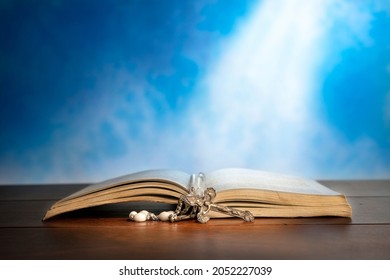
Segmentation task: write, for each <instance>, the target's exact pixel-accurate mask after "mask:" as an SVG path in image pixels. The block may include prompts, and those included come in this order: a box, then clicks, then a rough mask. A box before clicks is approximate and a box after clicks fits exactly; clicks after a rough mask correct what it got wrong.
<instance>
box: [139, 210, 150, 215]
mask: <svg viewBox="0 0 390 280" xmlns="http://www.w3.org/2000/svg"><path fill="white" fill-rule="evenodd" d="M140 213H144V214H145V215H148V214H149V212H148V211H146V210H142V211H141V212H140Z"/></svg>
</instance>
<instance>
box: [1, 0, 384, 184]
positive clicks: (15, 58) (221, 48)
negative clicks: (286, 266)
mask: <svg viewBox="0 0 390 280" xmlns="http://www.w3.org/2000/svg"><path fill="white" fill-rule="evenodd" d="M0 41H1V44H0V63H1V64H0V71H1V72H0V73H1V75H0V106H1V111H0V183H51V182H53V183H55V182H94V181H100V180H103V179H108V178H111V177H114V176H119V175H123V174H126V173H131V172H135V171H139V170H143V169H155V168H175V169H181V170H184V171H188V172H198V171H204V172H207V171H210V170H214V169H218V168H224V167H247V168H255V169H263V170H269V171H274V172H282V173H288V174H294V175H302V176H307V177H311V178H342V179H349V178H390V49H389V48H390V4H388V2H387V1H385V0H383V1H340V0H328V1H315V3H314V1H294V0H293V1H269V0H263V1H261V0H260V1H255V0H251V1H249V0H248V1H239V0H226V1H217V0H202V1H179V0H177V1H152V0H147V1H98V2H97V1H72V0H70V1H60V0H59V1H2V2H1V4H0Z"/></svg>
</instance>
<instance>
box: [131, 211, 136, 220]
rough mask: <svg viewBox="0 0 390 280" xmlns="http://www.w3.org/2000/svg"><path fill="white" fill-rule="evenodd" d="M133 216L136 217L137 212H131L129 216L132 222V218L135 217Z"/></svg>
mask: <svg viewBox="0 0 390 280" xmlns="http://www.w3.org/2000/svg"><path fill="white" fill-rule="evenodd" d="M135 215H137V212H135V211H131V212H130V214H129V218H130V220H134V216H135Z"/></svg>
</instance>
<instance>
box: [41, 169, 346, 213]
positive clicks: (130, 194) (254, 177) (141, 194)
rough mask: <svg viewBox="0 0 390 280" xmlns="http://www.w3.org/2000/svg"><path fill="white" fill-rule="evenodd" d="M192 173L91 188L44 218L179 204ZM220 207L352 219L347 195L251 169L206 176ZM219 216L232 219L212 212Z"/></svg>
mask: <svg viewBox="0 0 390 280" xmlns="http://www.w3.org/2000/svg"><path fill="white" fill-rule="evenodd" d="M190 178H191V175H190V174H187V173H185V172H182V171H178V170H147V171H143V172H138V173H133V174H129V175H125V176H122V177H118V178H114V179H110V180H107V181H104V182H101V183H97V184H93V185H90V186H88V187H86V188H84V189H82V190H80V191H78V192H76V193H74V194H71V195H70V196H68V197H65V198H64V199H62V200H60V201H58V202H56V203H55V204H54V205H52V207H51V208H50V209H49V210H48V211H47V213H46V215H45V217H44V218H43V219H44V220H46V219H49V218H51V217H53V216H56V215H59V214H62V213H66V212H70V211H73V210H77V209H83V208H87V207H93V206H99V205H105V204H112V203H120V202H133V201H134V202H135V201H145V202H160V203H169V204H177V202H178V199H179V198H180V196H181V195H183V194H187V193H188V192H189V189H188V185H189V182H190ZM205 187H206V188H208V187H212V188H214V189H215V190H216V192H217V195H216V197H215V199H214V203H218V204H221V205H225V206H230V207H234V208H238V209H241V210H249V211H250V212H251V213H252V214H253V215H254V216H255V217H314V216H340V217H350V216H351V214H352V210H351V207H350V205H349V204H348V201H347V200H346V198H345V196H344V195H342V194H340V193H337V192H335V191H333V190H331V189H329V188H327V187H325V186H323V185H321V184H319V183H317V182H316V181H314V180H308V179H303V178H297V177H292V176H286V175H280V174H275V173H269V172H264V171H259V170H251V169H233V168H231V169H221V170H217V171H213V172H210V173H207V174H205ZM210 216H211V217H213V218H221V217H228V216H226V215H224V214H221V213H217V212H215V213H214V212H212V213H210Z"/></svg>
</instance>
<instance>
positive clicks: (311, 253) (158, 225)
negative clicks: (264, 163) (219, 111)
mask: <svg viewBox="0 0 390 280" xmlns="http://www.w3.org/2000/svg"><path fill="white" fill-rule="evenodd" d="M321 183H323V184H324V185H326V186H328V187H330V188H332V189H334V190H336V191H339V192H341V193H344V194H346V195H347V197H348V201H349V202H350V204H351V206H352V209H353V217H352V219H346V218H335V217H321V218H294V219H276V218H265V219H260V218H258V219H256V220H255V222H253V223H245V222H243V221H241V220H240V219H234V218H232V219H215V220H211V221H210V222H208V223H207V224H199V223H196V222H194V221H183V222H180V223H175V224H170V223H163V222H146V223H134V222H129V221H128V220H127V215H128V213H129V212H130V210H133V209H134V210H140V209H142V208H146V207H149V209H150V210H152V211H156V212H157V211H159V210H162V209H163V208H164V206H163V205H150V204H148V205H140V204H132V205H124V204H120V205H115V206H103V207H97V208H93V209H90V210H81V211H76V212H73V213H71V214H66V215H63V216H59V217H57V218H53V219H51V220H48V221H46V222H42V221H41V219H42V217H43V215H44V213H45V212H46V210H47V209H48V208H49V206H50V205H51V204H53V203H54V202H55V201H57V200H58V199H60V198H62V197H64V196H65V195H67V194H70V193H72V192H74V191H76V190H78V189H80V188H82V187H84V185H82V184H78V185H76V184H74V185H31V186H30V185H28V186H27V185H22V186H0V200H1V204H0V212H1V215H0V258H1V259H3V260H4V259H8V260H18V259H26V260H30V259H41V260H42V259H44V260H45V259H57V260H59V259H69V260H72V259H92V260H97V259H116V260H122V259H139V260H142V259H185V260H188V259H203V260H204V259H268V260H274V259H300V260H306V259H337V260H338V259H351V260H352V259H390V181H389V180H371V181H321ZM129 207H131V208H132V209H130V208H129Z"/></svg>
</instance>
